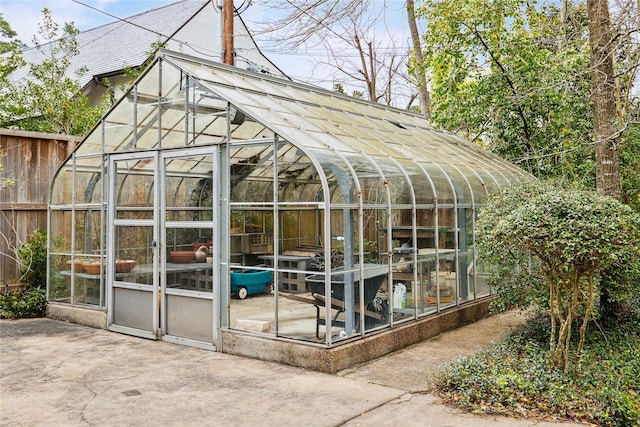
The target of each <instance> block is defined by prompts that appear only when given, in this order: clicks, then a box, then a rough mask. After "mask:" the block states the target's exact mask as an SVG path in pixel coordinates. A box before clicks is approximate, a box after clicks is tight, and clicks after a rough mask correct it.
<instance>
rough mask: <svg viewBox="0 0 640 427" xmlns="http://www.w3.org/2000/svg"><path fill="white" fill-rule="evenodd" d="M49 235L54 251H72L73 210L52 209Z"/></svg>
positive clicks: (52, 250)
mask: <svg viewBox="0 0 640 427" xmlns="http://www.w3.org/2000/svg"><path fill="white" fill-rule="evenodd" d="M49 236H50V238H51V252H52V253H71V211H69V210H64V211H57V210H56V211H54V210H52V211H51V218H50V221H49Z"/></svg>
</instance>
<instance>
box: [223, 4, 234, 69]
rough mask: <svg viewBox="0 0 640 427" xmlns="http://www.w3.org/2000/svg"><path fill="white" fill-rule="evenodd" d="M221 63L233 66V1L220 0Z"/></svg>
mask: <svg viewBox="0 0 640 427" xmlns="http://www.w3.org/2000/svg"><path fill="white" fill-rule="evenodd" d="M222 51H223V56H222V62H223V63H224V64H228V65H234V60H233V57H234V53H235V52H234V49H233V0H222Z"/></svg>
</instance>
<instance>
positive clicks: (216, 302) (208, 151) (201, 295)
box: [157, 146, 220, 351]
mask: <svg viewBox="0 0 640 427" xmlns="http://www.w3.org/2000/svg"><path fill="white" fill-rule="evenodd" d="M191 156H210V157H211V162H212V165H213V167H214V169H213V170H212V171H211V179H212V181H213V182H212V188H211V190H212V196H211V197H212V200H213V201H217V200H219V194H220V193H219V186H218V185H215V184H216V181H215V178H216V171H219V170H220V161H219V150H218V146H205V147H192V148H189V147H188V148H181V149H176V150H170V151H163V152H161V153H160V156H159V159H158V166H159V175H160V176H161V177H162V176H165V175H164V174H165V167H166V163H165V162H166V160H167V159H180V158H187V157H191ZM159 182H160V185H159V186H158V187H159V192H160V199H159V209H160V210H159V213H160V215H159V216H158V218H159V221H157V222H158V226H159V229H158V232H159V237H160V240H159V242H160V243H159V248H160V251H159V253H160V264H159V267H160V270H159V271H160V272H165V271H166V265H167V262H168V260H167V257H166V256H163V255H166V254H165V253H166V248H167V242H166V230H167V223H169V226H171V221H167V220H166V208H167V200H166V180H165V179H160V181H159ZM211 209H212V220H211V221H210V226H211V230H212V239H213V241H214V243H215V242H219V241H220V221H219V218H220V213H219V209H220V207H219V204H218V203H215V202H214V203H212V208H211ZM206 223H207V221H202V222H193V223H192V224H191V225H193V226H201V225H202V224H206ZM211 250H212V253H211V254H210V256H212V257H213V265H212V268H213V273H212V291H211V292H210V293H205V292H198V291H192V290H182V289H173V288H169V287H167V283H166V280H167V275H166V274H159V276H160V290H161V295H160V298H159V300H160V301H161V307H167V306H168V301H167V299H168V298H169V296H172V297H178V298H196V299H200V300H210V301H211V309H212V321H213V324H212V325H211V327H212V337H211V342H209V341H202V340H198V339H194V338H187V337H180V336H175V335H169V334H168V324H167V322H168V319H167V310H166V309H163V310H161V311H160V327H161V331H162V334H161V338H162V340H163V341H168V342H172V343H174V344H185V345H189V346H192V347H198V348H204V349H207V350H214V351H215V350H216V349H217V348H218V347H219V341H220V275H219V273H218V272H219V271H220V244H214V245H213V246H212V248H211Z"/></svg>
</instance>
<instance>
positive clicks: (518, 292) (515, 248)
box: [476, 181, 640, 372]
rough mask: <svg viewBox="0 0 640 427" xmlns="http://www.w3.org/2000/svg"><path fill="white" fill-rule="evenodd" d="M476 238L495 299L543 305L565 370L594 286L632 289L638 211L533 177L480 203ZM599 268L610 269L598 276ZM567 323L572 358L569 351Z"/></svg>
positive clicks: (621, 294)
mask: <svg viewBox="0 0 640 427" xmlns="http://www.w3.org/2000/svg"><path fill="white" fill-rule="evenodd" d="M476 243H477V245H478V247H479V253H480V258H481V260H482V261H484V262H487V263H488V264H489V265H491V267H492V270H491V279H490V283H491V284H492V285H494V286H496V287H497V289H498V292H497V293H498V297H499V299H498V301H499V304H498V306H500V305H501V306H502V307H508V306H520V307H522V306H529V305H537V306H539V307H542V308H545V309H548V313H549V315H550V317H551V323H550V329H551V334H550V336H549V349H550V352H551V355H552V360H553V362H554V365H555V366H558V367H559V366H563V367H564V369H565V372H568V371H569V369H570V366H569V361H570V360H572V359H573V360H575V361H576V363H577V364H578V366H579V364H580V354H581V353H582V350H583V348H584V343H585V336H586V328H587V325H588V324H589V320H590V319H591V318H592V316H594V314H597V310H598V306H597V304H598V297H599V295H600V291H602V293H604V291H607V294H608V295H610V296H611V297H613V299H614V300H615V301H628V300H629V298H630V296H631V295H633V293H634V292H636V291H637V290H638V286H639V282H640V261H639V260H640V215H638V214H637V213H635V212H634V211H633V210H632V209H631V208H630V207H629V206H626V205H623V204H621V203H620V202H618V201H616V200H614V199H612V198H610V197H607V196H604V195H602V194H599V193H596V192H593V191H584V190H578V189H572V188H562V187H556V186H554V185H551V184H548V183H543V182H537V181H533V182H527V183H524V184H520V185H516V186H513V187H509V188H507V189H505V190H504V191H503V192H501V193H498V194H495V195H492V196H491V197H489V198H488V200H487V202H486V203H485V205H484V206H483V209H482V211H481V212H480V214H479V216H478V221H477V239H476ZM605 271H612V272H614V273H615V274H613V275H612V274H608V280H606V281H605V280H601V278H602V275H603V272H605ZM578 320H579V321H580V322H578ZM575 328H579V330H580V335H579V337H576V338H575V339H577V340H578V346H577V348H575V349H574V351H575V354H576V355H577V357H571V355H570V354H569V348H570V340H571V339H572V336H574V334H573V331H574V330H575Z"/></svg>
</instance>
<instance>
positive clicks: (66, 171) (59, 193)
mask: <svg viewBox="0 0 640 427" xmlns="http://www.w3.org/2000/svg"><path fill="white" fill-rule="evenodd" d="M71 166H72V165H71V161H70V160H67V162H66V163H65V165H64V166H63V167H62V168H61V169H60V170H59V171H58V174H57V175H56V176H55V178H54V181H53V186H52V187H51V194H50V195H49V197H50V200H51V202H50V203H51V204H52V205H65V204H69V205H70V204H71V202H72V200H71V194H72V189H71V184H72V183H73V179H72V177H73V170H72V168H71Z"/></svg>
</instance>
